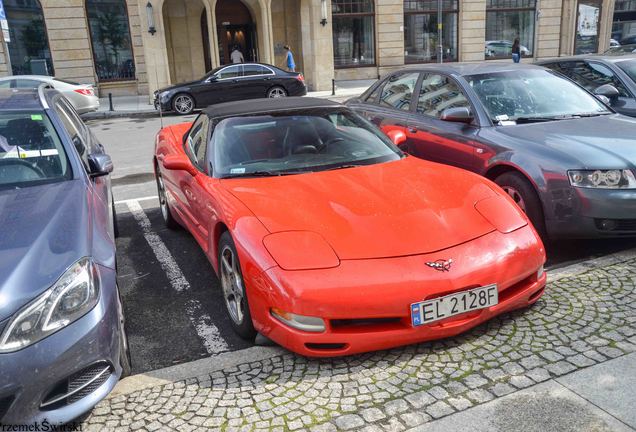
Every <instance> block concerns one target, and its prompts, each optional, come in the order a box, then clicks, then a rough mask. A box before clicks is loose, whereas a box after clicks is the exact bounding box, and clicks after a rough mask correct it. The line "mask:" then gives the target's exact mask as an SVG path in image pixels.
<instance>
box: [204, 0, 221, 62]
mask: <svg viewBox="0 0 636 432" xmlns="http://www.w3.org/2000/svg"><path fill="white" fill-rule="evenodd" d="M204 3H205V9H206V13H207V15H208V30H209V32H208V33H209V39H210V61H211V62H212V69H214V68H216V67H219V66H220V65H221V61H220V59H219V35H218V33H217V28H216V0H207V1H206V0H204Z"/></svg>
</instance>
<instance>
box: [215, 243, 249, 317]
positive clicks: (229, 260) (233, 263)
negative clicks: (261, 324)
mask: <svg viewBox="0 0 636 432" xmlns="http://www.w3.org/2000/svg"><path fill="white" fill-rule="evenodd" d="M238 266H239V264H238V260H237V259H236V256H235V255H234V252H233V251H232V249H231V248H230V247H229V246H225V247H224V248H223V250H222V251H221V287H222V288H223V297H224V298H225V306H226V307H227V311H228V312H229V314H230V318H232V321H234V323H235V324H237V325H240V324H241V323H243V319H244V318H245V290H244V289H243V277H242V276H241V271H240V269H239V267H238Z"/></svg>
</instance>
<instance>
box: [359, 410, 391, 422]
mask: <svg viewBox="0 0 636 432" xmlns="http://www.w3.org/2000/svg"><path fill="white" fill-rule="evenodd" d="M360 415H361V416H362V418H363V419H364V420H365V421H367V422H369V423H373V422H375V421H378V420H382V419H385V418H386V415H384V413H383V412H382V411H380V410H379V409H378V408H368V409H365V410H362V411H360Z"/></svg>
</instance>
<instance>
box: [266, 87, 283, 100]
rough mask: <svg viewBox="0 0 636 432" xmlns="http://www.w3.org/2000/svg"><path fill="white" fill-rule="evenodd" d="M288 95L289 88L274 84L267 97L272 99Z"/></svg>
mask: <svg viewBox="0 0 636 432" xmlns="http://www.w3.org/2000/svg"><path fill="white" fill-rule="evenodd" d="M287 95H288V93H287V90H285V88H284V87H281V86H274V87H272V88H270V89H269V90H267V97H268V98H270V99H272V98H283V97H287Z"/></svg>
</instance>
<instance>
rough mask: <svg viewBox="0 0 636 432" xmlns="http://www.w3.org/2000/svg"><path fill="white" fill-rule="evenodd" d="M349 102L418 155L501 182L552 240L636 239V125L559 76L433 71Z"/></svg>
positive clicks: (404, 75)
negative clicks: (403, 138) (401, 136)
mask: <svg viewBox="0 0 636 432" xmlns="http://www.w3.org/2000/svg"><path fill="white" fill-rule="evenodd" d="M601 98H602V97H601ZM347 105H349V106H350V107H351V108H353V109H354V110H356V111H358V112H359V113H361V114H362V115H364V116H365V117H366V118H367V119H369V120H371V121H372V122H374V123H375V124H376V125H378V126H379V127H380V128H382V129H383V130H385V131H387V130H391V129H400V130H402V131H404V133H405V134H406V135H407V140H406V142H405V143H404V144H402V148H403V150H405V151H407V152H409V153H410V154H412V155H414V156H417V157H421V158H424V159H428V160H431V161H434V162H439V163H444V164H450V165H455V166H458V167H462V168H465V169H468V170H470V171H474V172H477V173H479V174H481V175H484V176H486V177H488V178H490V179H492V180H493V181H494V182H495V183H497V184H498V185H499V186H501V187H502V188H503V189H504V190H505V191H506V192H507V193H508V194H509V195H510V196H511V197H512V198H513V199H514V200H515V201H516V202H517V204H518V205H519V206H520V207H521V208H522V209H523V210H524V211H526V213H527V214H528V216H529V217H530V219H531V220H532V222H533V223H534V225H535V227H536V228H537V230H538V231H539V232H541V233H543V234H544V235H547V236H548V237H550V238H553V239H554V238H564V237H571V238H594V237H609V236H636V176H635V174H636V119H635V118H631V117H627V116H623V115H620V114H616V113H615V112H614V111H612V109H611V108H609V107H608V106H606V105H605V104H604V103H603V102H602V101H601V100H600V99H599V98H597V97H595V96H594V95H592V94H591V93H589V92H588V91H587V90H585V89H584V88H582V87H580V86H578V85H577V84H575V83H574V82H572V81H570V80H568V79H566V78H563V77H561V76H560V75H558V74H557V73H555V72H552V71H550V70H547V69H545V68H542V67H540V66H533V65H524V64H513V63H492V62H486V63H473V64H461V63H455V64H448V65H425V66H420V67H418V68H415V69H403V70H400V71H398V72H395V73H392V74H390V75H389V76H386V77H384V78H383V79H382V80H380V81H379V82H377V83H376V84H374V85H373V86H372V87H371V88H369V89H368V90H367V91H366V92H365V93H364V94H363V95H362V96H360V97H359V98H355V99H351V100H349V101H348V102H347Z"/></svg>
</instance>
